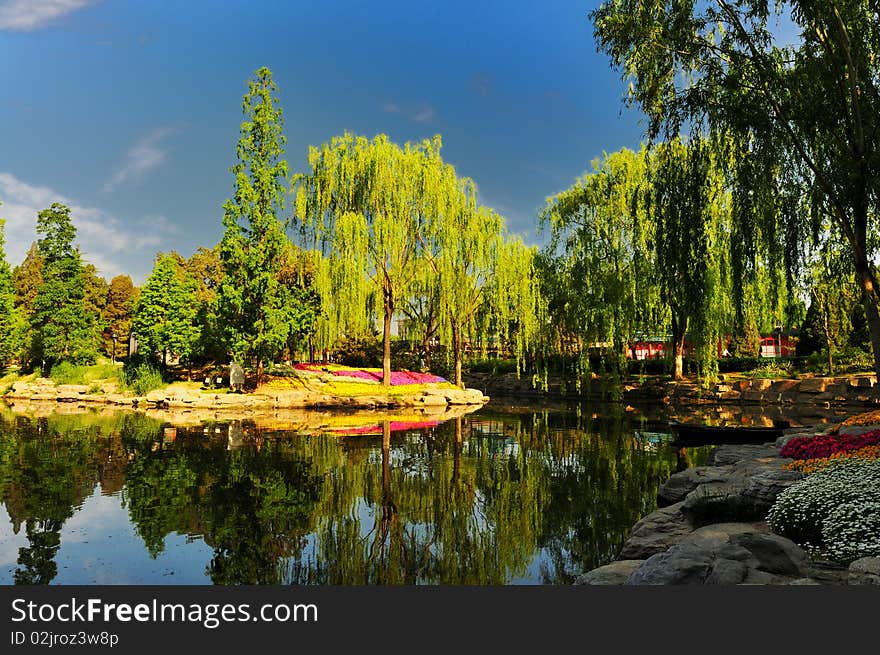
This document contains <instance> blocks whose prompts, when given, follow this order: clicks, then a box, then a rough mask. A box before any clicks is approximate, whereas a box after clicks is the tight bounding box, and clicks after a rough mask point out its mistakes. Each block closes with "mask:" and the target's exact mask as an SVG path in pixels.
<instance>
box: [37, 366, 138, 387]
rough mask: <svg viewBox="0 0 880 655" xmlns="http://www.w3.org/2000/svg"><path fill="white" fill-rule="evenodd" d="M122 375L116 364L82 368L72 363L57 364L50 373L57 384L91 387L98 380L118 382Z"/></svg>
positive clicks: (50, 376)
mask: <svg viewBox="0 0 880 655" xmlns="http://www.w3.org/2000/svg"><path fill="white" fill-rule="evenodd" d="M120 375H121V371H120V367H119V366H116V365H115V364H94V365H92V366H82V365H77V364H71V363H70V362H61V363H60V364H56V365H55V366H53V367H52V370H51V371H50V372H49V378H50V379H51V380H52V381H54V382H55V384H85V385H89V386H91V385H93V384H94V383H96V382H97V381H98V380H118V379H119V378H120Z"/></svg>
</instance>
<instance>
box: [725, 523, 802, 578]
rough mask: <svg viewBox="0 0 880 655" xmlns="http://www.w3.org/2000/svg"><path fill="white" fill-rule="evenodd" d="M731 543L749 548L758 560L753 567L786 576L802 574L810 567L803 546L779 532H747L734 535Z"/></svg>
mask: <svg viewBox="0 0 880 655" xmlns="http://www.w3.org/2000/svg"><path fill="white" fill-rule="evenodd" d="M730 543H732V544H734V545H736V546H741V547H742V548H745V549H746V550H748V551H749V552H750V553H751V555H752V557H753V558H754V560H755V561H756V562H757V564H756V565H755V566H753V567H752V568H755V569H758V570H759V571H765V572H767V573H774V574H777V575H785V576H800V575H801V574H802V573H803V572H804V571H806V570H808V569H809V558H808V557H807V553H806V552H805V551H804V549H803V548H801V547H800V546H798V545H797V544H796V543H794V542H793V541H792V540H791V539H786V538H785V537H781V536H779V535H778V534H760V533H754V532H746V533H743V534H738V535H732V536H731V538H730Z"/></svg>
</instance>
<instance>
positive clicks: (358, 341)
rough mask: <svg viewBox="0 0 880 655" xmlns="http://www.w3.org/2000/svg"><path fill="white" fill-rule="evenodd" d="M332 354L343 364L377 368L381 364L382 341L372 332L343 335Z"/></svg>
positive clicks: (337, 361)
mask: <svg viewBox="0 0 880 655" xmlns="http://www.w3.org/2000/svg"><path fill="white" fill-rule="evenodd" d="M333 356H334V360H335V361H336V363H338V364H344V365H345V366H355V367H357V368H377V367H379V366H382V341H381V340H380V339H379V337H377V336H376V335H373V334H361V335H354V336H350V337H344V338H342V339H340V340H339V341H338V342H337V343H336V346H335V347H334V348H333Z"/></svg>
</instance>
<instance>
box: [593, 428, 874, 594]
mask: <svg viewBox="0 0 880 655" xmlns="http://www.w3.org/2000/svg"><path fill="white" fill-rule="evenodd" d="M778 453H779V450H778V446H776V445H770V444H767V445H738V446H733V445H725V446H719V447H718V448H716V449H715V451H714V452H713V454H712V456H711V457H710V461H711V462H713V463H714V465H713V466H702V467H696V468H691V469H686V470H684V471H681V472H678V473H675V474H673V475H672V476H670V477H669V478H668V479H667V481H666V482H665V483H663V484H662V485H661V486H660V489H659V491H658V504H660V505H661V508H660V509H658V510H657V511H655V512H652V513H651V514H649V515H648V516H646V517H644V518H643V519H642V520H641V521H639V522H638V523H637V524H636V525H635V526H634V527H633V530H632V533H631V535H630V537H629V539H628V540H627V542H626V543H625V544H624V546H623V548H622V549H621V552H620V554H619V558H618V561H616V562H612V563H611V564H608V565H606V566H604V567H600V568H598V569H594V570H593V571H589V572H587V573H585V574H583V575H582V576H580V577H579V578H578V580H577V584H591V585H596V584H626V585H670V584H722V585H725V584H784V585H788V584H797V585H803V584H880V558H864V559H863V560H858V561H857V562H853V564H852V565H851V566H850V568H849V569H848V570H847V569H845V568H844V567H842V566H839V565H836V564H833V563H829V562H821V561H812V560H811V559H810V558H809V557H808V555H807V553H806V552H805V551H804V550H803V548H801V547H800V546H799V545H798V544H796V543H795V542H793V541H791V540H790V539H787V538H785V537H782V536H780V535H777V534H773V533H772V532H771V531H770V528H769V526H768V525H767V523H766V522H765V520H764V519H765V517H766V515H767V512H768V511H769V509H770V507H772V505H773V503H774V502H775V500H776V497H777V496H778V495H779V494H780V493H782V491H784V490H785V489H787V488H788V487H790V486H791V485H792V484H794V483H795V482H797V481H798V480H800V479H801V478H803V474H802V473H799V472H797V471H788V470H784V469H782V464H783V460H782V459H781V458H780V457H779V455H778ZM663 505H665V506H663ZM724 521H726V522H724ZM701 525H702V527H699V526H701Z"/></svg>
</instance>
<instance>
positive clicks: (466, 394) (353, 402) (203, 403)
mask: <svg viewBox="0 0 880 655" xmlns="http://www.w3.org/2000/svg"><path fill="white" fill-rule="evenodd" d="M359 386H361V385H359ZM406 386H407V388H406V389H400V388H398V389H397V390H394V389H395V388H394V387H391V388H390V389H391V391H389V390H387V389H385V388H383V387H382V386H380V385H367V384H364V385H362V388H359V389H357V393H353V394H351V395H341V394H336V393H333V388H332V386H331V385H329V384H328V383H326V382H325V381H322V380H314V381H305V382H302V383H301V384H300V388H297V389H291V388H281V387H275V386H271V385H264V386H263V387H260V388H259V389H257V390H256V391H253V392H247V393H236V392H231V391H223V392H217V391H211V390H205V389H202V388H200V387H198V386H196V385H194V384H193V383H176V384H175V383H172V384H169V385H167V386H166V387H164V388H162V389H154V390H153V391H149V392H148V393H146V394H144V395H135V394H133V393H131V392H129V393H120V392H119V391H118V390H117V388H116V385H115V384H112V383H111V384H105V385H102V386H101V387H100V389H95V388H90V387H88V386H87V385H84V384H56V383H55V382H54V381H52V380H50V379H48V378H37V379H35V380H33V381H30V382H25V381H17V382H15V383H13V384H12V387H11V389H10V390H9V391H8V392H7V393H6V394H5V395H3V396H0V400H2V401H5V402H6V403H7V404H11V405H15V404H27V403H43V404H52V403H54V404H56V405H57V406H64V405H67V404H75V405H86V406H102V405H104V406H108V405H109V406H114V407H117V408H126V407H128V408H132V409H141V410H144V409H171V410H208V411H238V412H240V411H242V410H246V411H250V412H273V411H275V410H305V409H309V410H326V409H338V410H358V409H361V410H362V409H368V410H373V409H391V410H398V409H419V408H426V409H428V408H431V409H442V408H445V407H454V406H465V407H471V408H476V407H482V406H483V405H485V404H486V403H487V402H488V401H489V398H488V397H487V396H485V395H483V393H482V392H480V391H479V390H477V389H470V388H465V389H460V388H458V387H454V386H452V385H450V384H448V383H447V384H442V383H427V384H420V385H406ZM411 387H416V388H411Z"/></svg>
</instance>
